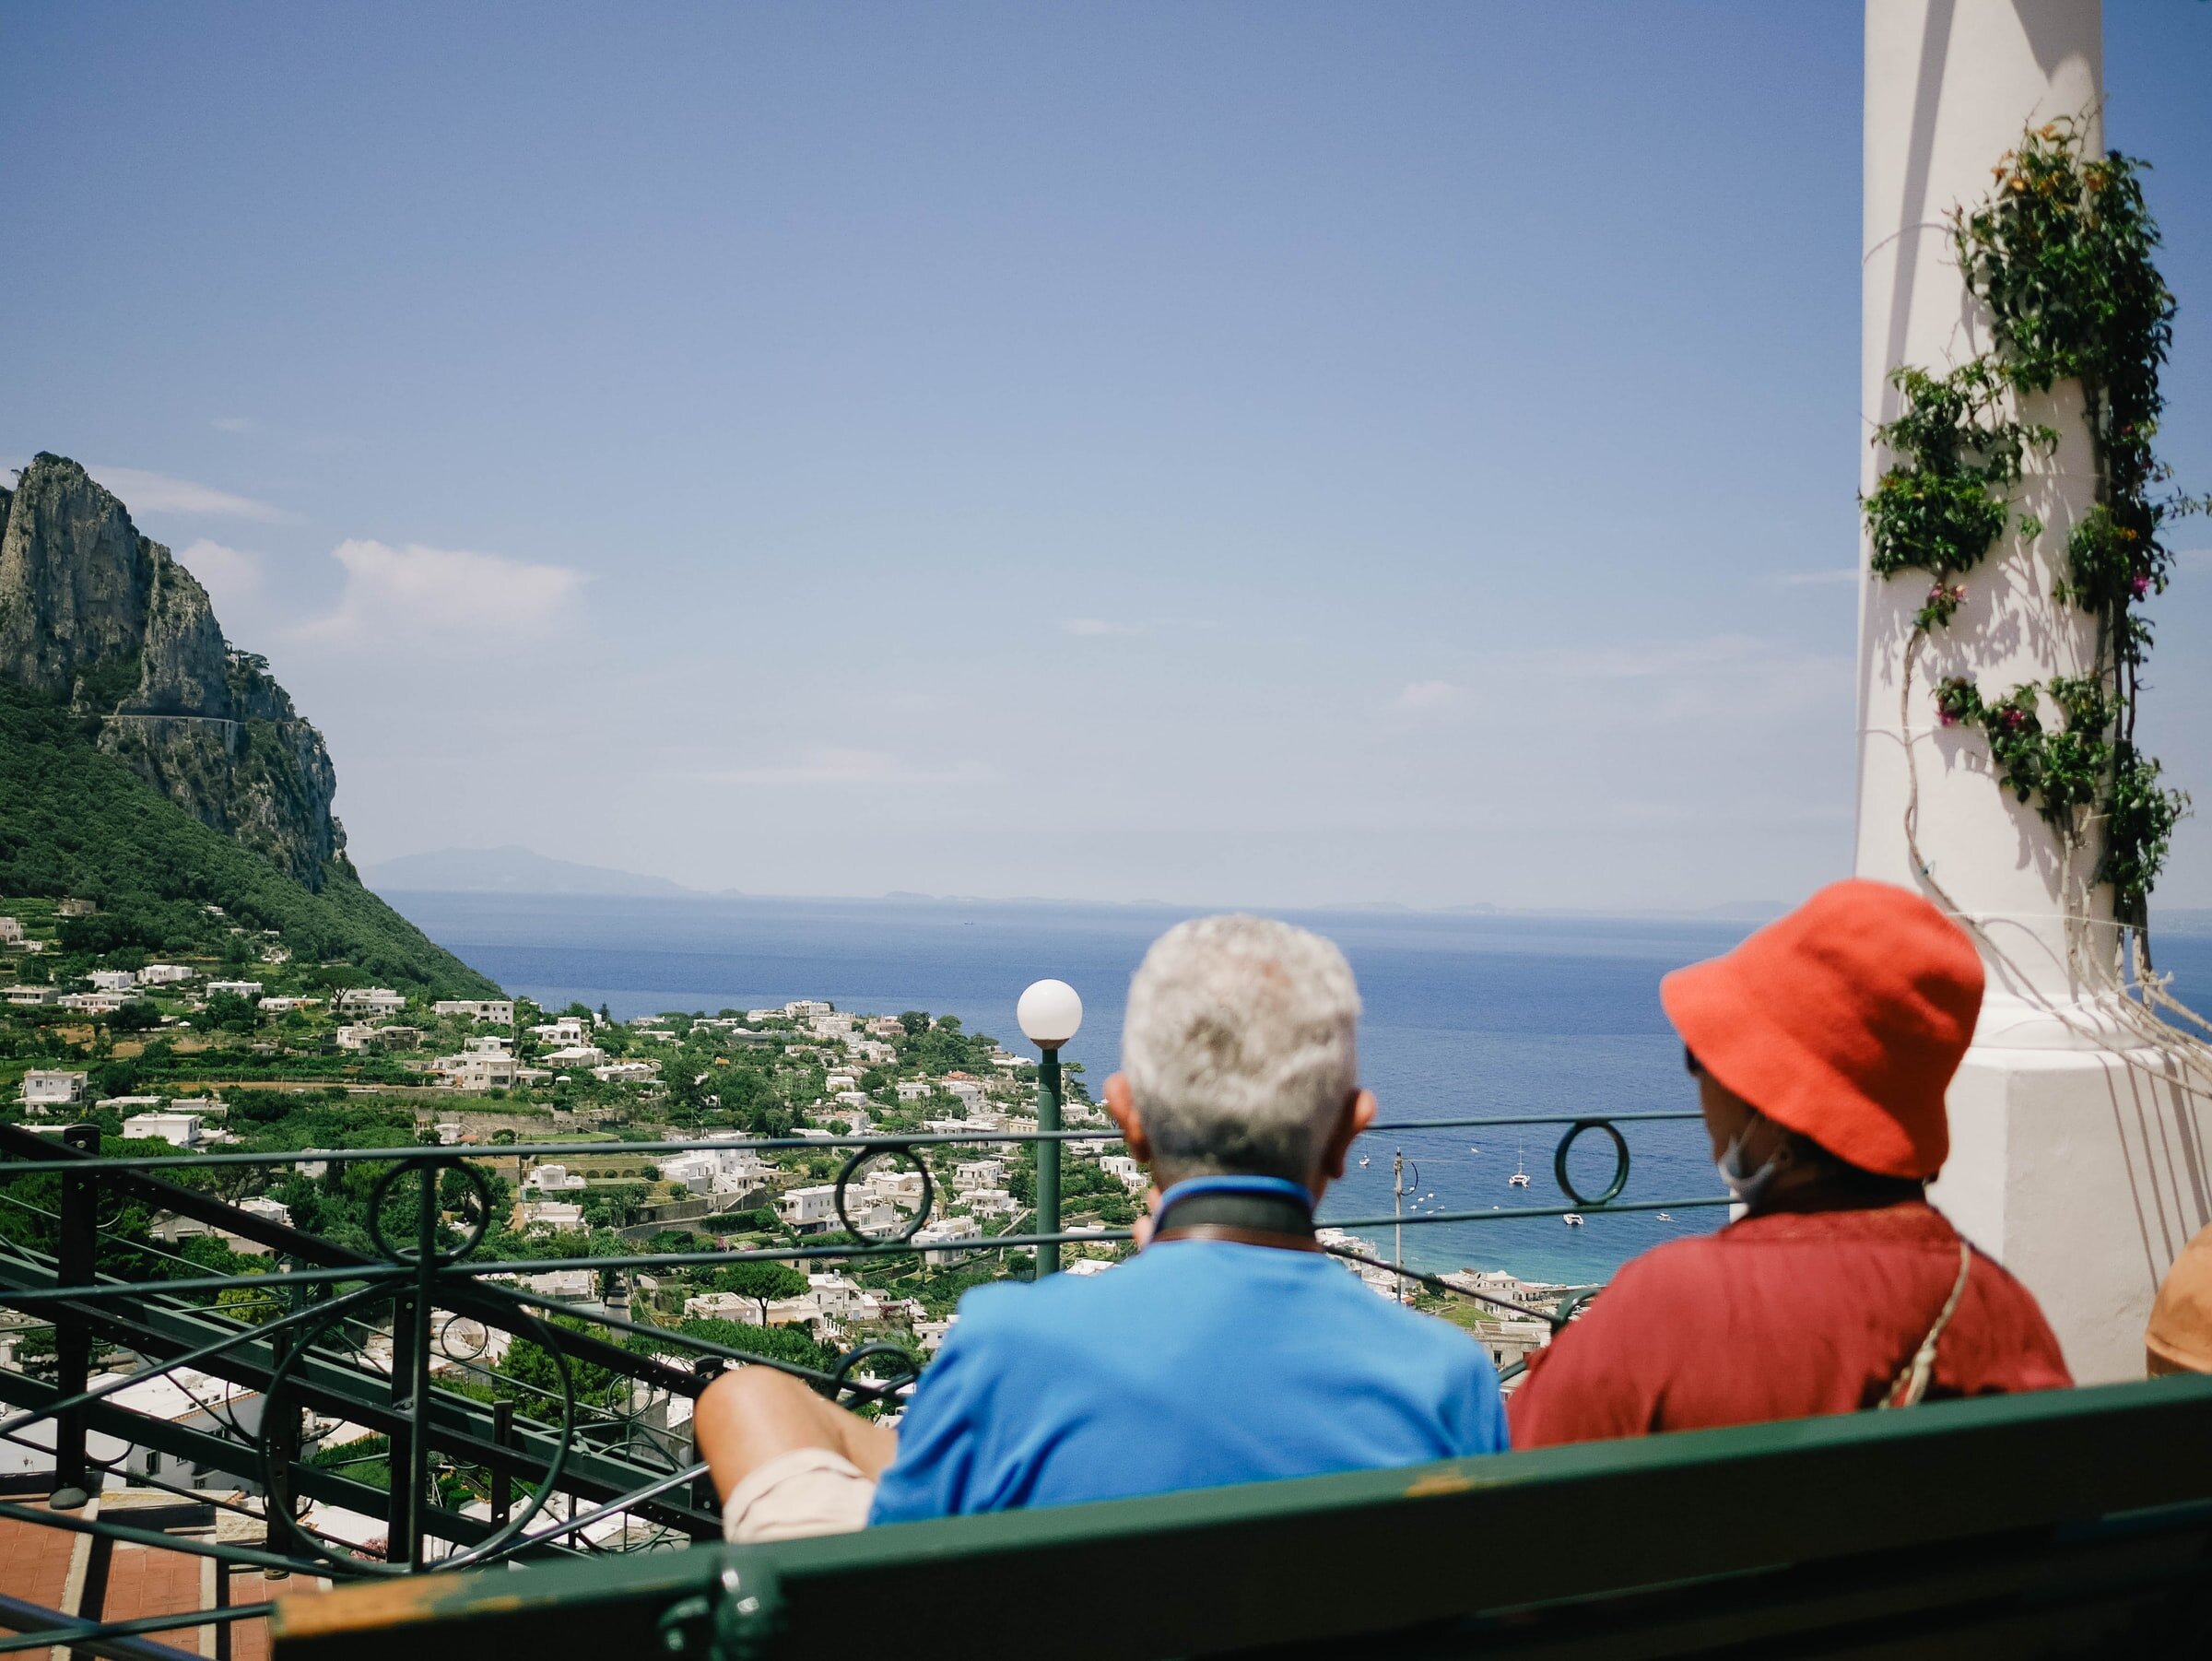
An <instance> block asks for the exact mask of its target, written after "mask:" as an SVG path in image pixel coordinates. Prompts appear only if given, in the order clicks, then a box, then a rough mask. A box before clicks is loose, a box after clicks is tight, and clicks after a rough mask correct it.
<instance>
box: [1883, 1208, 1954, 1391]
mask: <svg viewBox="0 0 2212 1661" xmlns="http://www.w3.org/2000/svg"><path fill="white" fill-rule="evenodd" d="M1973 1268H1974V1249H1973V1247H1971V1246H1970V1245H1968V1244H1967V1243H1966V1242H1965V1241H1963V1240H1961V1241H1960V1242H1959V1278H1958V1279H1957V1281H1955V1282H1954V1283H1953V1284H1952V1287H1951V1295H1950V1296H1949V1297H1948V1298H1947V1299H1945V1300H1944V1303H1943V1313H1941V1314H1939V1315H1937V1316H1936V1317H1935V1325H1933V1326H1931V1327H1929V1328H1928V1336H1927V1337H1924V1338H1923V1339H1921V1340H1920V1348H1919V1349H1916V1350H1914V1351H1913V1352H1912V1361H1909V1362H1907V1363H1906V1365H1905V1369H1904V1371H1903V1372H1900V1373H1899V1374H1898V1375H1897V1377H1896V1378H1895V1379H1894V1380H1892V1381H1891V1383H1890V1385H1889V1394H1888V1396H1884V1397H1883V1398H1882V1402H1881V1405H1882V1406H1883V1407H1885V1408H1910V1407H1912V1406H1913V1405H1914V1404H1915V1403H1917V1402H1918V1401H1919V1400H1920V1398H1921V1397H1922V1396H1925V1395H1926V1394H1927V1393H1928V1381H1929V1380H1930V1379H1931V1378H1933V1377H1934V1376H1935V1344H1936V1340H1937V1339H1939V1338H1941V1337H1943V1329H1944V1328H1945V1327H1947V1326H1948V1325H1950V1324H1951V1317H1952V1316H1953V1315H1955V1314H1957V1313H1959V1299H1961V1298H1963V1297H1965V1296H1966V1279H1967V1277H1968V1276H1969V1275H1971V1274H1972V1273H1973Z"/></svg>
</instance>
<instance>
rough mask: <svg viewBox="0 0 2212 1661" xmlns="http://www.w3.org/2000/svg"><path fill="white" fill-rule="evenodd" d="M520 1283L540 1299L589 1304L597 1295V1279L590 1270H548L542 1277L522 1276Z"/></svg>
mask: <svg viewBox="0 0 2212 1661" xmlns="http://www.w3.org/2000/svg"><path fill="white" fill-rule="evenodd" d="M522 1282H523V1284H524V1286H526V1287H528V1288H529V1289H530V1290H532V1291H534V1292H535V1293H536V1294H537V1295H538V1296H539V1297H541V1298H559V1299H560V1300H561V1301H562V1302H567V1303H589V1302H593V1301H594V1299H596V1298H597V1297H598V1295H599V1285H598V1282H599V1277H598V1276H597V1275H596V1274H594V1273H593V1271H591V1270H590V1269H550V1270H548V1271H547V1272H546V1273H545V1274H542V1275H524V1277H523V1278H522Z"/></svg>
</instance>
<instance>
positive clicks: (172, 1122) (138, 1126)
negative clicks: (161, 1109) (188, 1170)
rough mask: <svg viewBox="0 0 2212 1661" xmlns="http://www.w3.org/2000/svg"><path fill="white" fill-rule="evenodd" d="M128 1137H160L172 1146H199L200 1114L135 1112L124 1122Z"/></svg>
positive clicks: (125, 1132)
mask: <svg viewBox="0 0 2212 1661" xmlns="http://www.w3.org/2000/svg"><path fill="white" fill-rule="evenodd" d="M123 1134H124V1137H125V1138H126V1139H139V1138H144V1139H147V1140H151V1139H153V1138H155V1137H159V1138H160V1139H161V1140H162V1141H164V1142H167V1143H168V1144H169V1145H170V1146H171V1148H197V1147H198V1146H199V1145H200V1115H199V1114H197V1113H133V1114H132V1115H131V1116H130V1117H129V1118H127V1119H125V1120H124V1122H123Z"/></svg>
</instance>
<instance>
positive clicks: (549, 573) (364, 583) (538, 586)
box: [299, 540, 588, 644]
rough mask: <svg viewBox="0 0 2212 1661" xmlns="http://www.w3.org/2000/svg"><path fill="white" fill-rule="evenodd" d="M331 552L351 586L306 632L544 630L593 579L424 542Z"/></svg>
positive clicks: (471, 634)
mask: <svg viewBox="0 0 2212 1661" xmlns="http://www.w3.org/2000/svg"><path fill="white" fill-rule="evenodd" d="M330 557H331V558H332V559H334V560H336V561H337V562H338V563H339V564H340V565H342V566H344V567H345V568H346V589H345V592H344V593H343V594H342V595H339V596H338V604H337V608H336V609H335V610H334V611H332V612H331V613H329V614H328V615H327V616H325V617H321V618H315V619H313V620H312V621H311V622H308V623H305V624H303V625H301V626H300V630H299V632H300V634H301V635H303V636H307V637H310V638H316V639H325V640H340V641H343V640H373V641H375V642H378V643H380V644H383V643H388V642H393V641H398V640H411V639H418V638H421V637H424V636H430V635H443V636H466V637H467V638H468V639H469V640H471V641H473V642H483V643H497V642H500V641H502V640H515V639H518V638H524V637H529V636H535V635H542V634H545V633H547V632H549V631H550V630H553V629H554V628H555V627H557V626H558V625H559V624H560V623H562V622H564V621H566V620H567V619H568V618H569V617H570V616H571V612H572V610H573V603H574V601H575V598H576V596H577V595H578V594H579V593H580V592H581V591H582V588H583V585H584V583H585V582H586V581H588V579H587V578H586V577H585V575H584V573H583V572H582V571H572V570H571V569H570V568H569V567H567V566H565V565H533V564H530V563H529V562H527V561H525V560H510V559H508V558H507V557H506V556H505V555H503V554H480V553H475V552H472V551H470V550H469V549H467V548H425V547H423V546H422V545H421V544H419V543H410V544H408V545H407V546H406V547H405V548H393V547H390V546H388V545H387V544H385V543H382V542H367V541H359V540H357V541H352V542H342V543H340V544H339V545H338V546H337V547H336V548H335V549H333V550H332V552H331V556H330Z"/></svg>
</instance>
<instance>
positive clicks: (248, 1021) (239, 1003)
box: [206, 992, 261, 1032]
mask: <svg viewBox="0 0 2212 1661" xmlns="http://www.w3.org/2000/svg"><path fill="white" fill-rule="evenodd" d="M260 1019H261V1011H260V1010H259V1009H258V1008H256V1007H254V1005H253V1000H252V999H250V998H244V997H241V996H240V995H238V994H237V993H235V992H218V993H214V994H212V995H210V996H209V997H208V999H207V1008H206V1023H207V1025H208V1026H210V1027H215V1028H220V1029H221V1030H222V1031H227V1032H251V1031H253V1027H254V1023H255V1022H257V1021H258V1020H260Z"/></svg>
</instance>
